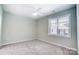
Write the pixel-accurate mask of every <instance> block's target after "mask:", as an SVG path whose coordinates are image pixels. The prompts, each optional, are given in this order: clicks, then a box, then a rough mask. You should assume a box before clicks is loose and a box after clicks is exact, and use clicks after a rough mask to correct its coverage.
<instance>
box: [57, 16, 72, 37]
mask: <svg viewBox="0 0 79 59" xmlns="http://www.w3.org/2000/svg"><path fill="white" fill-rule="evenodd" d="M69 19H70V16H69V15H66V16H63V17H60V18H58V34H59V35H61V36H65V37H69V36H70V32H69Z"/></svg>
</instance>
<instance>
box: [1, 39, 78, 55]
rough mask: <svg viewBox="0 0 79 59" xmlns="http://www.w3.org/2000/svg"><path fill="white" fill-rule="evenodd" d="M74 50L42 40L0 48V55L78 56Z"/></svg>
mask: <svg viewBox="0 0 79 59" xmlns="http://www.w3.org/2000/svg"><path fill="white" fill-rule="evenodd" d="M76 54H77V53H76V52H75V51H73V50H69V49H66V48H62V47H59V46H56V45H52V44H49V43H46V42H43V41H40V40H36V39H35V40H31V41H25V42H21V43H15V44H9V45H5V46H2V47H1V48H0V55H76Z"/></svg>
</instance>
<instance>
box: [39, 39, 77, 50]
mask: <svg viewBox="0 0 79 59" xmlns="http://www.w3.org/2000/svg"><path fill="white" fill-rule="evenodd" d="M38 40H41V39H38ZM41 41H43V42H47V43H50V44H53V45H56V46H59V47H64V48H67V49H70V50H73V51H77V49H75V48H70V47H67V46H62V45H60V44H57V43H51V42H48V41H46V40H41Z"/></svg>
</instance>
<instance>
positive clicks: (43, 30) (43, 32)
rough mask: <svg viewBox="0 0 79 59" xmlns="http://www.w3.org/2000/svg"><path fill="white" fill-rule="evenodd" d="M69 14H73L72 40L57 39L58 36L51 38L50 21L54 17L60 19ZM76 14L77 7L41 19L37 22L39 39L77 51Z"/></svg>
mask: <svg viewBox="0 0 79 59" xmlns="http://www.w3.org/2000/svg"><path fill="white" fill-rule="evenodd" d="M67 13H71V39H68V38H63V37H57V36H50V35H48V19H50V18H53V17H58V16H60V15H64V14H67ZM75 16H76V13H75V7H74V8H71V9H68V10H65V11H62V12H59V13H56V14H52V15H50V16H47V17H44V18H41V19H39V20H38V21H37V22H38V23H37V24H38V26H37V27H38V31H37V32H38V39H40V40H43V41H46V42H48V43H51V44H56V45H59V46H62V47H67V48H70V49H73V50H76V49H77V44H76V43H77V40H76V25H75V24H76V17H75Z"/></svg>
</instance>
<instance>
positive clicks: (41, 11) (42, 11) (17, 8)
mask: <svg viewBox="0 0 79 59" xmlns="http://www.w3.org/2000/svg"><path fill="white" fill-rule="evenodd" d="M73 6H74V5H73V4H4V5H3V10H4V11H7V12H10V13H14V14H17V15H21V16H25V17H28V18H32V19H38V18H40V17H43V16H46V15H50V14H53V13H56V12H59V11H62V10H65V9H68V8H71V7H73ZM33 13H37V15H36V16H34V15H33Z"/></svg>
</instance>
